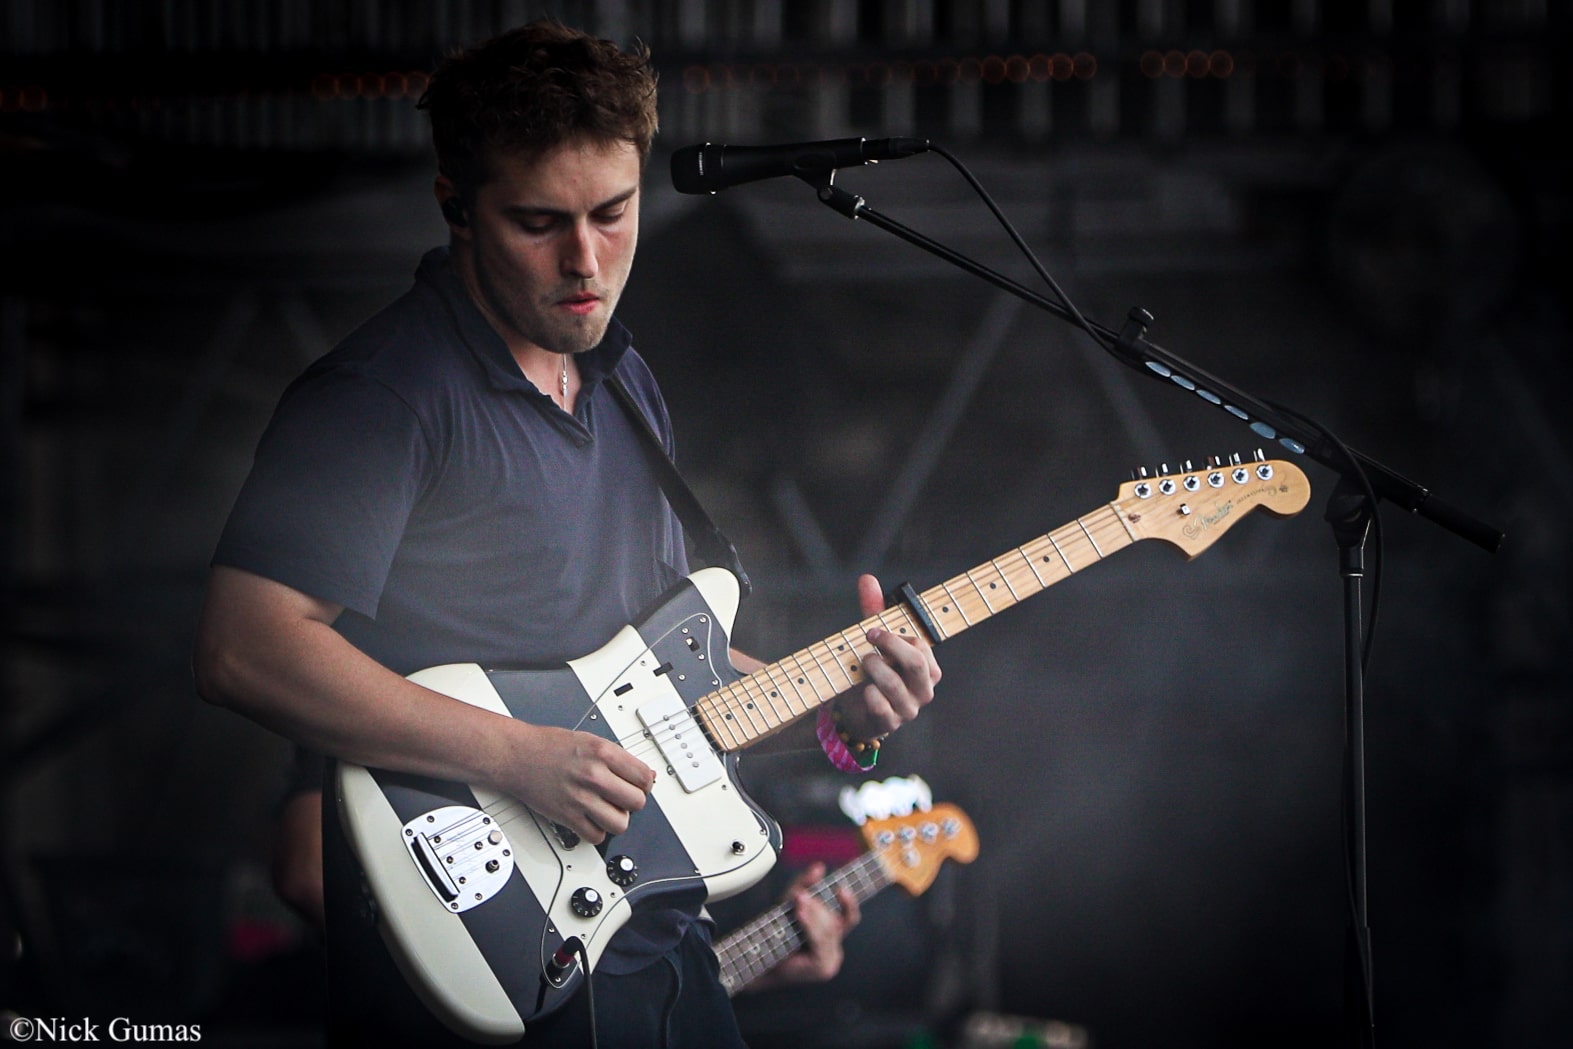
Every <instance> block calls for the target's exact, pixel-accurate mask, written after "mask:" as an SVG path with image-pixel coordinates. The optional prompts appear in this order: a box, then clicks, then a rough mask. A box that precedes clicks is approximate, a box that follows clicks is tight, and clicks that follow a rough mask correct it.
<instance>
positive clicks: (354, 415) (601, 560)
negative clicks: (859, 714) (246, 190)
mask: <svg viewBox="0 0 1573 1049" xmlns="http://www.w3.org/2000/svg"><path fill="white" fill-rule="evenodd" d="M575 362H576V364H577V365H578V368H579V374H580V379H581V389H580V392H579V396H578V400H577V402H576V404H575V410H574V414H573V415H569V414H567V413H566V412H564V411H563V410H562V409H560V408H559V407H558V406H557V405H556V404H555V403H554V402H553V401H552V399H551V398H550V397H548V396H546V395H545V394H542V393H541V392H540V391H539V390H537V389H536V387H535V385H534V384H533V383H532V382H530V380H529V379H527V378H526V377H525V376H524V374H523V373H522V372H521V371H520V370H519V367H518V365H517V364H516V363H515V362H514V360H513V357H512V355H511V354H509V352H508V349H507V346H506V345H505V344H504V343H503V341H502V339H501V338H500V337H499V336H498V335H497V333H496V332H495V331H494V330H493V329H492V327H491V326H490V324H489V323H488V322H487V321H486V319H485V318H484V317H483V316H482V315H481V314H480V312H479V311H478V310H477V309H476V307H475V305H474V303H473V302H472V301H471V299H470V297H469V294H468V292H467V291H466V290H465V289H464V286H463V284H462V283H461V281H460V280H459V278H458V276H457V274H456V273H455V272H454V270H453V268H452V266H451V265H450V264H449V261H448V252H447V249H446V248H438V249H435V250H433V251H431V252H428V253H427V255H426V256H425V258H423V259H422V261H421V263H420V266H419V268H418V269H417V270H416V274H415V283H414V286H413V287H412V288H411V289H410V291H409V292H407V293H406V294H405V295H403V296H402V297H400V298H399V299H398V300H396V301H395V302H394V303H392V304H391V305H389V306H388V307H387V308H386V309H384V310H383V311H382V312H380V313H379V314H377V315H376V316H374V317H372V318H371V319H370V320H368V321H367V322H366V323H365V324H363V325H362V326H361V327H360V328H358V329H357V330H356V331H355V332H353V333H352V334H351V335H349V336H348V337H347V338H346V339H345V340H344V341H343V342H342V343H341V344H340V345H339V346H337V347H335V348H334V349H333V350H332V351H331V352H330V353H328V354H327V355H325V356H324V357H322V358H321V359H320V360H318V361H317V362H316V363H314V364H313V365H311V367H310V368H308V369H307V371H306V372H305V373H304V374H303V375H301V376H300V378H298V379H296V380H295V382H293V383H292V384H291V385H290V387H289V388H288V389H287V390H286V391H285V393H284V395H283V397H282V398H281V399H280V402H279V405H278V408H277V409H276V411H275V413H274V416H273V418H272V420H271V421H270V422H269V424H268V427H267V429H266V431H265V432H264V434H263V436H262V439H261V441H260V443H259V445H258V448H257V453H256V459H255V462H254V464H253V466H252V470H251V473H250V475H249V476H248V477H247V479H246V481H245V484H244V485H243V487H242V489H241V491H240V494H239V496H238V497H237V499H236V502H235V506H234V509H233V510H232V512H231V515H230V518H229V521H228V523H227V525H226V526H225V529H224V532H223V534H222V537H221V538H220V540H219V544H218V549H217V552H216V553H215V554H214V557H213V563H214V564H219V565H229V566H232V567H235V568H240V569H244V570H246V571H249V572H253V573H256V574H258V575H261V576H264V577H266V578H268V579H272V580H275V581H277V582H280V583H283V584H285V585H287V586H290V587H292V588H294V589H296V590H299V591H301V592H302V593H305V594H309V595H311V596H313V597H316V598H319V599H322V600H326V601H329V602H332V603H334V604H338V605H342V606H343V608H344V612H343V613H342V614H341V615H340V616H339V618H338V620H337V621H336V622H335V624H334V626H335V628H336V629H338V630H339V632H340V633H342V634H343V635H344V636H345V637H346V638H347V639H348V640H350V641H351V642H352V643H354V644H355V645H356V646H357V647H358V648H360V649H361V650H362V651H364V652H365V653H367V654H368V655H370V656H371V657H372V658H374V659H376V660H377V661H378V662H380V663H382V664H383V665H384V666H387V667H389V668H391V669H392V670H394V671H396V672H398V673H400V674H409V673H412V672H414V671H416V670H419V669H422V668H424V667H428V666H436V665H440V664H444V663H480V664H481V665H483V666H493V667H495V666H530V665H534V666H549V665H557V664H560V663H561V662H563V661H564V660H567V659H572V658H576V657H578V656H582V655H585V654H587V653H589V652H593V651H594V650H596V649H597V648H599V647H600V646H601V645H603V644H605V643H606V641H608V640H609V639H610V638H611V636H612V635H613V634H614V633H616V632H617V630H618V629H620V628H621V627H622V626H623V625H624V624H626V623H628V622H630V621H631V620H632V619H634V618H635V617H636V615H637V614H638V613H639V612H641V611H642V610H644V609H645V608H646V607H647V606H648V605H649V604H650V603H651V602H652V601H653V600H654V599H655V598H656V597H657V596H658V595H659V594H660V593H661V592H662V591H664V590H666V589H667V588H668V587H670V586H671V585H672V584H674V583H675V582H677V581H678V580H680V579H681V577H682V576H683V574H684V573H685V572H686V571H687V562H686V558H685V556H684V550H683V540H682V532H681V528H680V526H679V524H678V522H677V520H676V518H675V516H674V515H673V513H672V511H671V509H670V507H669V506H668V504H667V502H666V498H665V496H664V494H663V493H662V492H661V488H660V483H659V481H658V480H657V479H656V478H655V475H654V473H653V472H652V471H651V469H650V468H649V465H648V463H647V462H646V460H645V459H644V455H645V452H644V448H643V441H644V440H645V438H644V437H643V435H641V434H640V433H639V432H638V431H637V430H636V429H635V423H634V421H633V420H632V419H630V418H629V416H628V414H627V412H626V410H625V409H624V408H623V407H622V405H620V404H619V403H618V402H617V400H616V399H615V396H614V394H613V393H612V391H611V390H610V389H608V388H607V387H606V385H605V380H606V378H607V377H608V376H609V375H610V374H612V373H613V372H614V371H615V372H616V373H617V374H618V375H619V376H620V377H621V378H622V380H623V382H624V384H625V385H626V386H627V387H628V389H629V391H630V392H631V393H632V395H633V398H634V400H635V402H636V403H637V404H638V405H639V406H640V408H641V411H642V412H643V414H644V415H645V418H646V419H647V420H649V422H650V424H651V426H652V427H653V428H654V429H655V431H656V432H657V433H658V434H661V435H662V438H663V441H664V442H665V444H666V447H667V449H668V451H670V450H671V447H672V429H671V423H670V420H669V418H668V416H667V413H666V407H665V404H664V403H663V401H662V399H661V395H660V392H659V390H658V388H657V386H656V383H655V380H654V378H653V377H652V376H651V374H650V371H649V369H648V368H647V367H646V365H645V363H644V361H643V360H642V359H641V358H640V357H639V355H638V353H637V352H635V351H634V349H633V348H632V346H631V344H630V337H629V334H628V332H627V330H626V329H624V328H623V327H622V326H621V325H620V324H618V323H617V322H616V321H615V320H613V321H612V323H611V325H610V326H609V328H608V330H607V333H606V337H605V338H604V339H603V340H602V342H601V345H599V346H598V347H596V348H595V349H593V350H590V351H588V352H586V353H581V354H578V355H577V356H576V357H575ZM331 810H332V807H331V806H330V807H329V812H331ZM326 832H327V833H329V834H334V833H336V828H334V827H331V826H330V827H328V828H326ZM329 892H330V894H331V893H332V892H334V887H333V886H332V885H331V884H330V885H329ZM692 918H693V914H691V913H684V912H677V911H661V912H656V913H647V914H641V915H638V916H636V917H635V919H634V920H633V921H632V922H630V923H629V924H628V925H627V926H625V927H624V928H623V929H621V930H619V932H618V934H617V935H616V936H614V938H613V940H612V942H611V944H609V950H608V952H607V955H606V956H605V957H604V959H603V961H602V964H601V968H602V969H604V970H605V971H608V972H617V971H623V972H626V971H631V970H632V969H635V968H638V967H639V966H640V965H642V964H644V963H645V962H647V961H648V960H649V959H651V958H654V957H656V956H658V955H659V954H660V953H661V952H663V951H664V950H666V949H667V948H668V947H670V946H671V945H672V944H674V943H676V942H677V940H678V939H679V938H680V937H681V935H682V932H683V930H684V928H685V927H686V926H687V925H688V924H689V922H690V921H691V919H692Z"/></svg>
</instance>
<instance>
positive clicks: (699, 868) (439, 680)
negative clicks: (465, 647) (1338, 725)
mask: <svg viewBox="0 0 1573 1049" xmlns="http://www.w3.org/2000/svg"><path fill="white" fill-rule="evenodd" d="M1309 498H1310V487H1309V484H1308V482H1307V481H1306V478H1305V474H1304V473H1303V472H1301V470H1300V469H1299V468H1298V467H1296V466H1294V465H1292V464H1290V463H1287V462H1283V461H1278V460H1270V461H1256V462H1250V463H1232V464H1231V463H1220V464H1217V465H1212V466H1209V467H1207V468H1206V469H1202V470H1193V471H1186V472H1183V473H1175V474H1165V475H1161V476H1157V477H1151V478H1148V477H1143V478H1140V479H1138V480H1134V481H1130V482H1127V483H1125V484H1123V485H1121V486H1120V488H1119V493H1118V495H1117V496H1116V497H1115V499H1114V500H1113V501H1112V502H1109V503H1106V504H1104V505H1102V506H1100V507H1098V508H1097V509H1095V510H1093V511H1091V512H1090V513H1087V514H1085V515H1083V516H1081V517H1078V518H1076V519H1075V520H1074V521H1071V522H1070V523H1069V524H1066V525H1064V526H1062V527H1060V528H1058V529H1055V530H1054V531H1052V532H1049V533H1047V534H1046V535H1042V536H1039V537H1038V538H1036V539H1033V540H1032V541H1030V542H1028V543H1027V544H1026V545H1024V546H1020V547H1017V548H1016V549H1014V550H1009V551H1007V552H1005V553H1004V554H1001V555H1000V556H999V557H996V558H994V559H993V560H991V561H987V562H985V563H983V564H981V565H978V566H977V567H975V568H972V569H970V570H968V571H966V572H964V573H962V574H961V575H958V576H956V577H954V578H952V579H949V580H947V581H945V582H943V583H940V584H939V585H938V586H934V587H931V588H929V589H928V590H925V591H923V592H922V593H916V592H914V591H913V590H912V588H911V587H903V588H902V590H901V598H902V599H901V600H900V601H899V602H898V603H896V604H894V605H892V606H891V607H889V608H887V609H885V610H884V611H883V612H880V613H878V614H877V615H875V616H872V617H870V618H868V619H866V620H864V621H863V622H861V623H858V624H857V625H855V626H853V627H850V628H848V629H846V630H843V631H841V632H840V633H837V634H834V635H832V636H831V637H829V638H826V639H825V640H823V641H820V642H817V643H816V644H813V645H810V646H809V647H807V648H804V649H801V650H799V651H797V652H794V653H793V654H792V655H790V656H787V657H786V658H785V659H782V660H779V661H777V662H775V663H772V664H770V665H769V666H765V667H762V668H760V669H759V670H756V671H754V672H753V673H751V674H749V675H747V676H740V675H739V674H738V672H737V671H736V670H735V669H734V668H733V667H732V665H731V661H730V659H729V658H728V655H727V651H728V635H729V633H730V631H731V628H732V622H733V619H734V618H735V616H736V614H737V605H738V598H739V594H738V585H737V580H736V578H735V577H734V576H733V575H732V574H731V573H729V572H727V571H726V570H724V569H719V568H705V569H701V570H699V571H697V572H695V573H693V574H692V575H690V576H689V577H688V579H687V580H686V581H684V582H683V583H680V584H679V585H678V586H677V587H675V588H673V589H672V590H671V591H669V592H668V593H667V594H666V595H664V596H663V598H662V600H661V601H660V602H659V604H658V605H657V607H656V608H655V610H654V611H653V612H651V613H649V614H648V615H647V616H645V617H644V618H643V619H642V620H640V621H639V622H637V623H634V624H632V625H630V626H626V627H624V628H623V629H622V630H621V631H620V632H619V633H618V634H617V635H616V636H615V637H613V638H612V639H611V640H610V641H609V642H607V644H605V645H604V646H602V647H601V648H600V649H599V650H597V651H595V652H593V653H591V654H589V655H586V656H583V657H581V658H579V659H575V660H571V661H569V662H568V663H567V664H565V665H563V666H561V667H557V668H551V669H545V670H496V669H486V668H484V667H481V666H479V665H477V664H473V663H462V664H451V665H447V666H439V667H432V668H430V669H427V670H422V671H418V672H417V673H415V674H412V675H410V678H411V680H413V681H416V682H419V683H420V684H422V685H425V686H426V687H428V688H431V689H434V690H436V691H438V692H441V693H444V694H446V695H449V696H452V697H454V698H456V699H460V700H463V701H464V702H466V703H470V704H473V705H475V706H479V707H484V708H486V709H489V710H493V711H496V712H497V713H499V714H505V715H507V716H509V717H515V718H520V719H522V720H524V721H529V722H533V723H536V724H543V725H553V726H558V727H562V728H571V729H576V730H579V731H584V732H593V733H596V734H597V735H600V736H604V737H605V738H607V739H610V740H614V741H616V742H618V743H620V744H621V745H622V746H624V747H626V748H627V749H629V750H630V751H632V752H633V753H635V754H637V755H638V756H639V757H640V758H641V759H642V760H643V761H644V762H645V763H646V764H648V765H649V766H650V767H651V768H653V769H655V770H656V784H655V787H654V788H653V790H652V791H651V793H650V795H649V797H648V799H647V802H646V804H645V807H644V808H643V809H642V810H640V811H639V812H636V813H634V814H633V816H632V819H631V820H630V823H629V827H628V830H627V831H626V832H624V833H622V834H619V835H617V836H615V837H613V838H610V839H608V840H607V841H605V842H604V843H602V844H601V845H599V846H596V845H590V844H588V843H585V842H582V841H580V840H579V839H578V838H577V836H575V835H574V834H573V833H572V832H571V831H569V830H567V829H566V828H563V827H560V826H558V825H556V824H554V823H552V822H551V821H549V820H547V819H545V818H543V817H541V816H539V815H537V814H536V813H535V812H533V811H531V810H530V809H529V808H527V807H526V806H524V805H523V804H521V803H519V802H518V801H515V800H514V799H512V798H509V797H505V796H500V795H497V794H494V793H491V792H489V791H486V790H482V789H479V788H472V787H470V786H468V785H466V784H464V783H457V782H450V781H444V780H438V779H433V778H430V777H424V776H415V775H409V774H404V773H394V772H388V771H385V770H380V769H370V768H364V767H361V766H357V765H350V764H340V766H339V770H338V774H337V778H336V779H337V782H336V786H337V791H338V804H339V807H340V814H341V822H342V824H343V827H344V832H345V835H346V837H347V838H348V840H349V844H350V846H351V848H352V849H353V851H354V853H355V856H356V858H357V859H358V861H359V863H360V867H361V870H362V873H363V874H364V876H365V879H366V884H367V887H368V889H369V891H370V893H371V895H372V896H373V898H374V899H375V902H376V912H377V916H378V922H379V926H380V929H381V932H382V936H383V939H384V940H385V941H386V943H387V944H388V947H389V950H390V951H391V953H392V954H393V957H394V959H395V960H396V961H397V962H398V964H399V966H400V968H401V970H402V971H403V973H404V975H405V977H406V979H407V980H408V981H409V982H410V985H411V987H412V988H413V989H414V990H415V992H416V993H417V994H418V995H419V996H420V997H421V998H422V1000H423V1001H425V1003H426V1004H427V1006H428V1007H429V1008H430V1009H431V1010H432V1012H433V1013H434V1014H435V1015H436V1016H437V1017H438V1018H439V1019H441V1020H442V1021H443V1022H444V1023H445V1024H447V1025H448V1026H449V1027H451V1028H452V1029H453V1030H455V1031H456V1032H458V1033H459V1034H461V1035H463V1036H464V1037H466V1038H469V1039H471V1040H472V1041H477V1042H487V1043H495V1044H501V1043H507V1042H514V1041H518V1040H519V1039H520V1038H521V1037H523V1035H524V1030H525V1026H526V1024H528V1023H530V1022H531V1021H532V1020H534V1019H536V1018H537V1017H541V1016H544V1015H546V1014H548V1013H550V1012H552V1011H553V1010H554V1009H556V1008H558V1007H559V1006H560V1005H562V1003H563V1002H564V1001H566V1000H567V998H568V997H569V996H570V995H572V994H573V993H574V991H575V990H576V989H577V988H578V986H579V985H580V983H581V982H582V981H583V979H584V976H585V972H586V971H587V969H589V970H593V969H594V967H595V965H596V963H597V961H598V960H599V958H600V957H601V955H602V953H603V952H604V950H605V948H606V944H607V941H608V940H610V939H611V938H612V935H613V934H614V933H615V932H616V931H617V930H618V929H619V928H621V927H622V926H623V925H624V924H625V923H626V922H627V921H628V919H629V916H630V914H631V913H632V912H633V911H634V910H636V909H640V908H644V907H666V906H672V905H676V904H681V903H686V902H690V901H692V902H693V903H694V904H695V905H697V904H698V903H699V902H702V901H703V900H705V899H709V898H715V899H720V898H723V897H726V896H730V895H733V894H735V893H738V892H741V891H742V890H743V889H746V888H748V887H749V886H750V885H753V884H754V883H755V882H757V881H759V879H760V878H762V877H763V876H764V875H765V873H766V872H767V871H768V870H769V869H770V868H771V866H772V865H773V864H774V863H775V857H776V850H777V849H778V848H779V847H780V829H779V828H778V827H777V826H776V824H775V821H774V820H772V819H771V818H770V817H769V816H768V815H767V814H766V813H765V812H764V811H763V810H762V809H761V808H760V807H759V806H758V805H757V804H756V803H755V802H754V801H753V800H752V799H751V798H749V797H748V796H747V795H746V794H745V793H744V792H743V790H742V789H741V788H740V786H739V784H738V779H737V775H736V763H737V759H738V754H739V752H740V751H742V750H743V749H745V748H746V747H748V746H749V745H751V744H753V743H756V742H758V741H759V740H761V739H764V738H765V737H766V736H769V735H772V734H774V733H775V732H777V731H779V730H780V729H782V728H784V727H785V726H787V725H788V724H789V723H791V722H792V721H795V720H796V719H798V718H800V717H803V716H804V715H807V714H812V713H814V712H815V711H816V710H817V709H818V708H819V707H820V706H822V705H823V704H825V703H827V702H829V701H830V700H831V699H832V698H834V697H835V696H837V695H839V694H840V693H842V692H844V691H846V690H847V689H848V688H851V687H853V686H854V685H857V684H859V683H860V682H862V681H863V680H864V675H863V659H864V657H865V656H866V655H867V654H869V653H871V652H872V651H873V646H872V645H870V644H869V642H868V639H867V632H868V631H869V630H870V629H872V628H873V627H874V626H882V627H884V628H885V629H887V630H890V631H891V632H893V633H895V634H898V635H902V636H906V637H910V638H915V639H916V638H921V639H923V640H927V641H931V642H935V643H937V642H939V641H943V640H945V639H946V638H949V637H953V636H954V635H956V634H958V633H960V632H961V631H963V630H966V629H967V628H968V627H972V626H975V625H977V624H978V623H981V622H982V621H983V620H985V619H988V618H989V617H990V616H993V615H994V614H995V613H998V612H1003V611H1004V610H1006V609H1007V608H1010V607H1012V606H1014V605H1016V604H1018V603H1019V602H1021V601H1022V600H1024V599H1026V598H1027V597H1030V596H1032V595H1033V594H1036V593H1039V592H1041V591H1042V590H1044V589H1045V588H1047V587H1049V586H1052V585H1053V584H1054V583H1057V582H1059V581H1060V580H1062V579H1065V578H1066V577H1068V576H1070V575H1072V574H1073V573H1075V572H1078V571H1080V570H1081V569H1083V568H1086V567H1088V566H1090V565H1092V564H1095V563H1096V562H1098V561H1101V560H1102V559H1103V558H1105V557H1108V556H1109V555H1110V554H1112V553H1114V552H1115V551H1117V550H1121V549H1123V548H1124V547H1127V546H1130V545H1131V544H1133V543H1135V542H1137V541H1139V540H1142V539H1161V540H1164V541H1166V542H1169V543H1172V544H1174V545H1175V546H1177V547H1179V548H1180V549H1181V550H1182V551H1183V552H1185V553H1186V555H1187V556H1189V557H1195V556H1196V555H1198V554H1200V553H1201V552H1202V551H1204V550H1206V549H1207V548H1208V547H1209V546H1211V545H1212V543H1213V542H1214V541H1215V540H1216V539H1217V538H1218V537H1219V536H1221V535H1223V533H1224V532H1226V531H1227V530H1228V529H1229V528H1230V527H1231V526H1232V525H1233V524H1234V522H1235V521H1237V520H1239V519H1240V518H1242V517H1244V516H1245V515H1246V514H1247V513H1249V512H1250V511H1252V510H1257V509H1260V510H1264V511H1266V512H1267V513H1269V514H1272V515H1274V516H1278V517H1287V516H1290V515H1293V514H1295V513H1298V512H1299V511H1300V510H1301V509H1302V508H1303V507H1304V506H1305V505H1306V502H1307V501H1308V500H1309Z"/></svg>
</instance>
